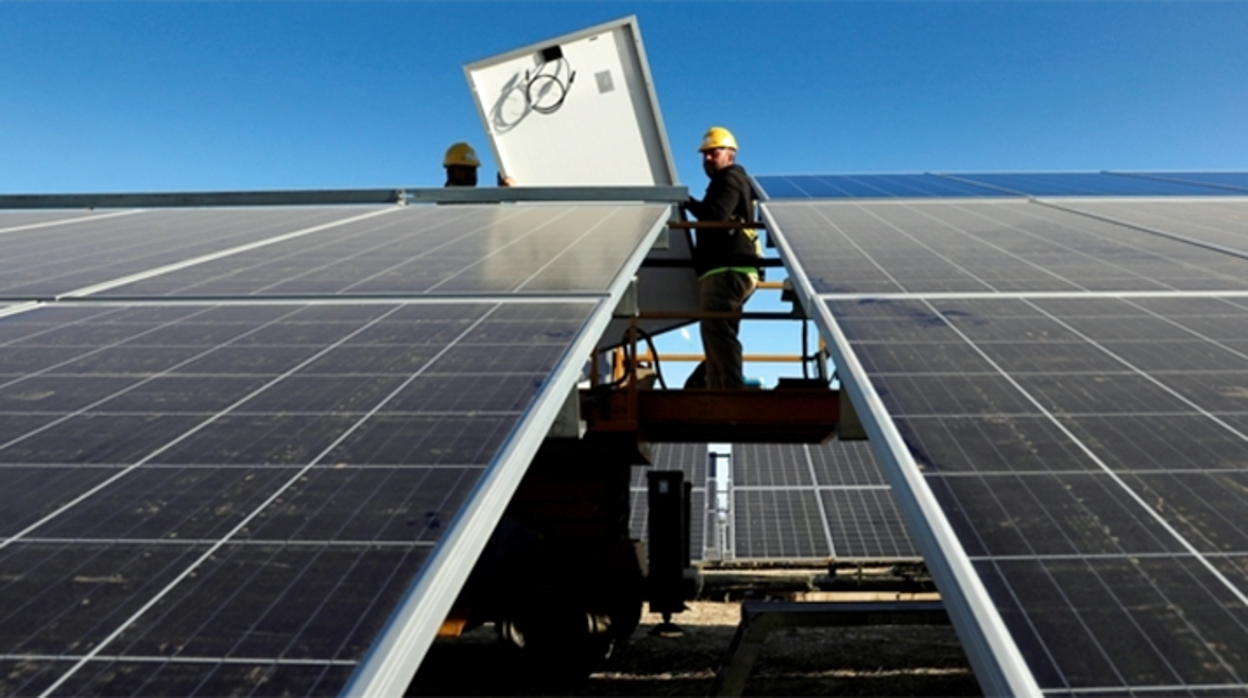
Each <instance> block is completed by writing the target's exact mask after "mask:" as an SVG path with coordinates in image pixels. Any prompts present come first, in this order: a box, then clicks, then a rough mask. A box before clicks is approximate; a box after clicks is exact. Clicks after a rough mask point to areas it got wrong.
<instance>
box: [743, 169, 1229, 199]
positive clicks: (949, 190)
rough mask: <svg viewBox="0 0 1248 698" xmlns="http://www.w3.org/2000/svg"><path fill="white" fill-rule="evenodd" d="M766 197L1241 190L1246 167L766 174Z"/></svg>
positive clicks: (1223, 193)
mask: <svg viewBox="0 0 1248 698" xmlns="http://www.w3.org/2000/svg"><path fill="white" fill-rule="evenodd" d="M755 179H756V181H757V182H758V183H759V185H760V187H761V188H762V189H763V191H764V192H765V193H766V195H767V197H768V198H770V199H776V200H779V199H841V198H847V199H881V198H882V199H898V198H901V199H915V198H951V197H953V198H958V197H966V198H984V197H1000V196H1024V197H1025V196H1242V195H1243V194H1245V193H1248V173H1244V172H1025V173H1019V172H987V173H948V172H940V173H937V172H927V173H922V174H831V175H764V176H760V177H756V178H755Z"/></svg>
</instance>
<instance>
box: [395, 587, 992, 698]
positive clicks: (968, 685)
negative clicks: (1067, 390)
mask: <svg viewBox="0 0 1248 698" xmlns="http://www.w3.org/2000/svg"><path fill="white" fill-rule="evenodd" d="M690 607H691V608H690V611H688V612H686V613H683V614H680V615H678V616H676V617H675V618H674V619H673V620H674V621H675V622H676V623H677V624H678V625H679V626H680V627H681V629H682V630H683V631H684V635H683V636H682V637H675V638H670V637H660V636H657V635H655V634H652V632H651V631H652V630H653V629H654V627H655V625H656V624H657V623H659V621H660V620H661V619H660V618H658V617H657V616H654V615H651V614H646V615H645V616H643V618H642V622H641V625H640V626H639V627H638V628H637V630H636V632H634V633H633V635H632V637H631V639H630V640H629V642H628V643H627V644H626V645H625V646H624V647H622V648H619V649H617V651H616V652H615V654H614V656H612V658H611V659H610V660H609V661H608V662H607V663H606V664H604V665H603V666H602V667H601V668H599V669H598V670H597V671H595V672H594V673H592V674H591V675H590V677H589V678H588V679H587V680H584V681H577V682H572V683H562V684H560V683H554V682H552V681H551V680H549V677H544V676H541V675H534V672H533V671H531V670H530V668H529V667H527V666H526V665H525V662H524V660H523V659H521V658H519V657H517V656H516V655H515V654H514V653H512V652H510V651H509V648H507V647H504V646H503V645H500V644H499V643H498V642H497V641H496V639H495V634H494V631H493V629H492V627H485V628H479V629H477V630H474V631H473V632H471V633H468V634H466V635H464V636H463V637H461V638H458V639H456V640H450V641H444V640H440V641H438V642H437V643H435V645H434V646H433V648H432V649H431V650H430V652H429V654H428V655H426V658H425V661H424V663H423V665H422V667H421V670H420V672H419V673H417V675H416V679H415V681H414V682H413V683H412V685H411V688H410V689H409V691H408V693H409V695H439V696H450V695H464V696H479V695H549V696H572V695H575V696H704V695H707V694H708V692H709V691H710V689H711V686H712V683H713V681H714V678H715V672H716V670H717V669H718V668H719V666H720V664H721V662H722V660H723V658H724V655H725V653H726V651H727V649H728V647H729V645H730V643H731V642H732V638H733V634H734V633H735V632H736V626H737V622H738V620H739V619H740V606H739V604H737V603H734V602H724V603H719V602H708V601H699V602H693V603H691V604H690ZM745 695H754V696H868V695H887V696H935V695H940V696H977V695H981V692H980V690H979V684H977V683H976V681H975V677H974V675H973V674H971V671H970V668H969V665H968V664H967V660H966V655H965V654H964V653H963V651H962V647H961V645H960V644H959V642H958V639H957V636H956V635H955V634H954V631H953V629H952V628H951V627H949V626H878V627H850V628H794V629H784V630H777V631H775V632H773V633H771V634H770V635H769V636H768V638H767V642H766V644H765V645H764V647H763V651H762V654H761V655H760V657H759V660H758V662H757V663H756V664H755V665H754V669H753V672H752V673H751V675H750V679H749V681H748V683H747V684H746V688H745Z"/></svg>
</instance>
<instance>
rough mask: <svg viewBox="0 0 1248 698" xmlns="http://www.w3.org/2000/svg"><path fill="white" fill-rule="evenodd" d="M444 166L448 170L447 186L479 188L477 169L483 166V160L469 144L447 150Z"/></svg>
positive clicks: (460, 144)
mask: <svg viewBox="0 0 1248 698" xmlns="http://www.w3.org/2000/svg"><path fill="white" fill-rule="evenodd" d="M442 166H443V167H445V168H446V186H448V187H475V186H477V168H478V167H480V166H481V159H480V158H478V157H477V151H475V150H473V149H472V146H470V145H468V144H467V143H455V144H453V145H452V146H451V147H449V148H447V149H446V157H444V158H442Z"/></svg>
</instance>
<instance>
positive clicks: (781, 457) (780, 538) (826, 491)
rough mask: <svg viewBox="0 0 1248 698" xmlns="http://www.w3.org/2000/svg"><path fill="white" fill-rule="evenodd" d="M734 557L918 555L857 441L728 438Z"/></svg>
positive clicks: (865, 447) (885, 487)
mask: <svg viewBox="0 0 1248 698" xmlns="http://www.w3.org/2000/svg"><path fill="white" fill-rule="evenodd" d="M732 456H733V485H732V487H733V493H734V498H735V499H734V505H733V514H734V516H735V526H734V533H735V536H736V540H735V546H734V548H735V551H736V556H737V558H738V559H767V560H794V561H796V560H803V559H817V560H819V561H821V562H823V561H827V560H829V559H831V560H847V559H854V560H868V559H873V560H897V559H902V558H914V557H917V556H918V553H917V552H916V551H915V548H914V544H913V542H912V541H911V540H910V536H909V534H908V532H907V531H906V528H905V525H904V524H902V522H901V517H900V512H899V511H898V509H897V506H896V503H895V502H894V501H893V499H892V494H891V492H890V488H889V486H888V484H887V483H886V482H885V481H884V478H883V475H882V473H881V472H880V469H879V465H878V464H877V463H876V461H875V458H874V456H872V454H871V451H870V447H869V446H868V445H867V444H866V443H863V442H854V441H830V442H828V443H826V444H822V445H798V444H733V446H732Z"/></svg>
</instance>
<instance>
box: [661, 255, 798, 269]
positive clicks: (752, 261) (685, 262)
mask: <svg viewBox="0 0 1248 698" xmlns="http://www.w3.org/2000/svg"><path fill="white" fill-rule="evenodd" d="M694 264H695V263H694V261H693V260H692V259H647V260H645V261H643V262H642V263H641V266H643V267H649V268H664V267H667V268H672V267H675V268H692V267H693V266H694ZM732 265H733V266H742V267H759V268H763V267H765V268H768V269H770V268H773V267H776V268H778V267H783V266H784V260H783V259H779V258H776V257H758V258H755V257H747V258H743V259H739V260H733V262H732Z"/></svg>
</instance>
